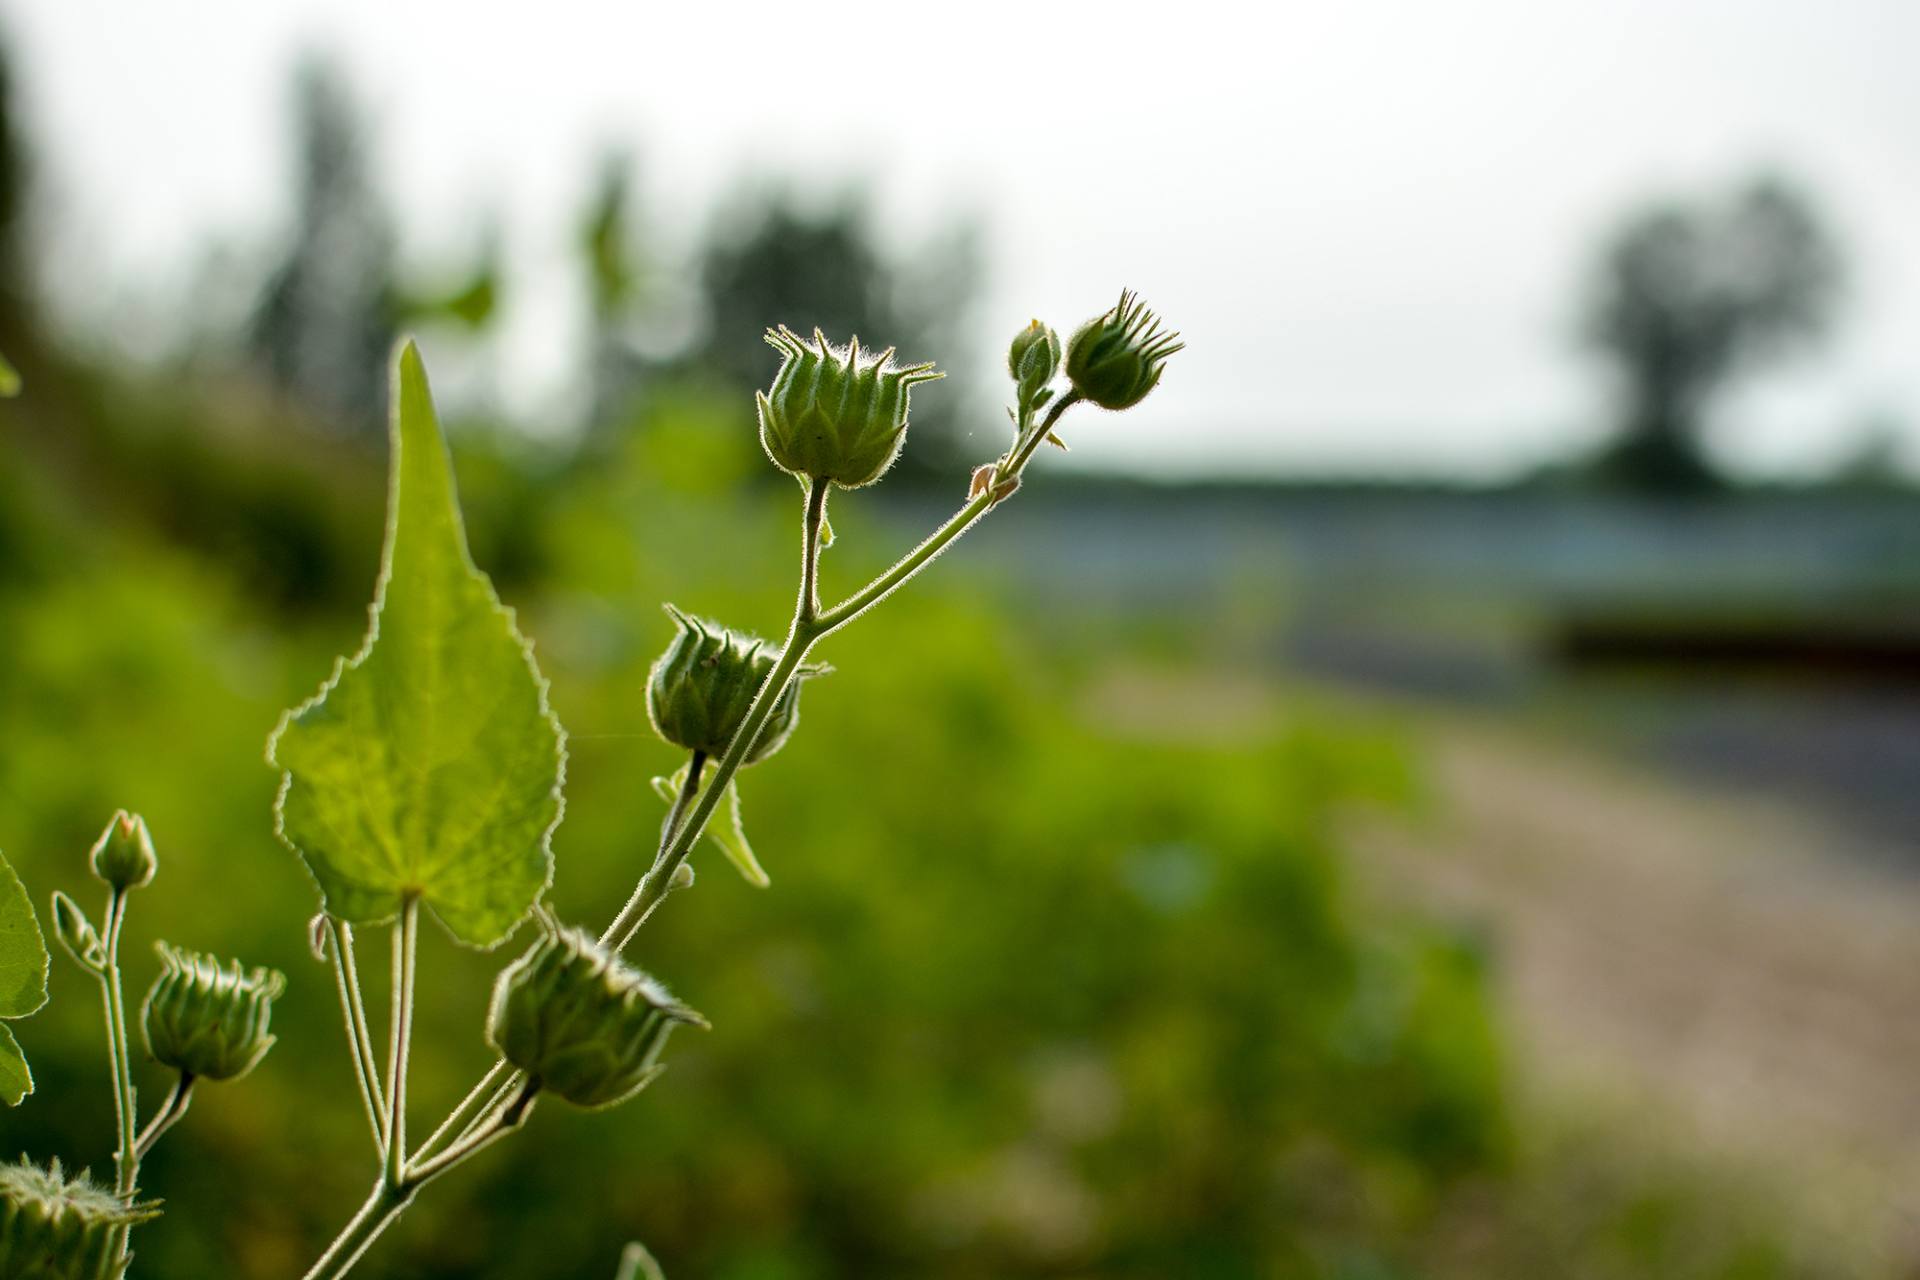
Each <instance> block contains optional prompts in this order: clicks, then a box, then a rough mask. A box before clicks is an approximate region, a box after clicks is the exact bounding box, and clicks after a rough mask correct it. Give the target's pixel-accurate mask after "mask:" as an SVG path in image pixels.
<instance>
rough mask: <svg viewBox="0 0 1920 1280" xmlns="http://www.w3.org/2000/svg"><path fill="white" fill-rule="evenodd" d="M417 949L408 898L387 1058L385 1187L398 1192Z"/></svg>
mask: <svg viewBox="0 0 1920 1280" xmlns="http://www.w3.org/2000/svg"><path fill="white" fill-rule="evenodd" d="M419 948H420V899H419V898H418V897H413V896H409V897H408V898H407V900H406V901H405V903H404V904H402V906H401V908H400V920H399V922H398V923H397V924H395V925H394V927H393V1008H392V1010H391V1012H390V1019H389V1021H390V1027H389V1030H390V1035H389V1040H388V1047H387V1052H388V1057H387V1115H386V1121H387V1124H386V1144H385V1150H386V1173H387V1185H388V1186H389V1187H392V1188H394V1189H396V1190H397V1189H399V1188H400V1187H401V1186H403V1185H404V1184H405V1181H406V1172H407V1051H408V1049H409V1048H410V1047H411V1045H412V1042H413V969H414V959H415V955H416V953H417V952H418V951H419Z"/></svg>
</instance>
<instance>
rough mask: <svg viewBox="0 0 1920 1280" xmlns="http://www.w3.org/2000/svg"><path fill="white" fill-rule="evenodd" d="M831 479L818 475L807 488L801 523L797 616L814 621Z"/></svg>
mask: <svg viewBox="0 0 1920 1280" xmlns="http://www.w3.org/2000/svg"><path fill="white" fill-rule="evenodd" d="M832 487H833V485H832V482H831V481H829V480H826V479H825V478H823V477H820V476H815V477H814V479H813V482H812V483H811V484H810V485H809V486H808V487H807V514H806V517H805V518H804V519H803V520H802V521H801V525H800V530H801V533H800V539H801V545H800V603H799V604H798V605H797V606H796V607H795V609H794V616H795V617H796V618H798V619H799V620H800V621H802V622H812V621H813V618H814V615H815V614H817V613H819V612H820V530H821V528H822V527H823V526H824V525H825V524H826V519H827V493H828V491H829V490H831V489H832Z"/></svg>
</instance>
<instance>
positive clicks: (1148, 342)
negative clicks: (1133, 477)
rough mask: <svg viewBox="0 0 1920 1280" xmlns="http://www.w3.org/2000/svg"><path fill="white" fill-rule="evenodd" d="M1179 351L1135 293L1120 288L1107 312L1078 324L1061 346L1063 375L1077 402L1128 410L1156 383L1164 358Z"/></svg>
mask: <svg viewBox="0 0 1920 1280" xmlns="http://www.w3.org/2000/svg"><path fill="white" fill-rule="evenodd" d="M1185 347H1186V343H1184V342H1181V341H1180V335H1179V334H1177V333H1169V332H1167V331H1166V330H1165V329H1164V328H1162V327H1161V325H1160V321H1159V319H1158V317H1156V316H1155V315H1154V314H1153V312H1151V311H1149V310H1147V308H1146V306H1145V304H1143V303H1142V302H1141V301H1140V299H1139V297H1138V296H1137V295H1135V294H1133V293H1131V292H1127V291H1124V290H1123V291H1122V292H1121V294H1120V301H1119V302H1118V303H1117V304H1116V305H1115V306H1114V308H1113V309H1112V310H1111V311H1108V312H1106V313H1105V314H1104V315H1100V316H1096V317H1095V318H1094V319H1092V320H1089V321H1087V323H1085V324H1083V325H1081V326H1080V329H1079V331H1078V332H1076V333H1075V334H1074V335H1073V340H1072V341H1071V342H1069V343H1068V344H1067V377H1068V378H1070V379H1071V380H1072V382H1073V389H1074V391H1076V392H1078V393H1079V395H1080V397H1081V398H1082V399H1085V400H1091V401H1092V402H1093V403H1094V404H1097V405H1099V406H1100V407H1101V408H1103V409H1130V408H1132V407H1133V406H1134V405H1136V404H1139V403H1140V402H1141V401H1142V400H1144V399H1146V398H1147V393H1148V392H1149V391H1152V390H1153V389H1154V388H1155V387H1156V386H1158V385H1159V383H1160V375H1161V373H1162V372H1164V371H1165V369H1166V364H1167V359H1168V357H1170V356H1171V355H1173V353H1174V352H1176V351H1180V350H1182V349H1184V348H1185Z"/></svg>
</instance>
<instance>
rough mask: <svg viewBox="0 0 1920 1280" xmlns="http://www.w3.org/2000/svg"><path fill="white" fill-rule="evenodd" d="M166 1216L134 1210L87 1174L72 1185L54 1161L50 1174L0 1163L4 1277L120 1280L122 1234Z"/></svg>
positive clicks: (0, 1268) (0, 1272)
mask: <svg viewBox="0 0 1920 1280" xmlns="http://www.w3.org/2000/svg"><path fill="white" fill-rule="evenodd" d="M159 1216H160V1211H159V1208H158V1206H157V1205H155V1204H152V1203H146V1204H128V1203H127V1202H126V1201H124V1200H122V1199H120V1197H118V1196H116V1195H113V1194H112V1193H110V1192H108V1191H107V1190H106V1189H105V1188H102V1187H96V1186H94V1185H93V1183H91V1182H90V1181H88V1180H87V1177H86V1175H85V1174H82V1175H81V1176H80V1177H78V1178H74V1179H71V1180H69V1179H68V1178H67V1176H66V1173H65V1172H64V1171H63V1170H62V1169H61V1168H60V1161H59V1160H57V1159H56V1160H55V1161H53V1163H52V1164H51V1165H50V1166H48V1167H47V1168H45V1169H42V1168H40V1167H39V1166H38V1165H32V1164H28V1163H27V1161H26V1158H25V1157H22V1158H21V1160H20V1163H19V1164H9V1165H0V1276H20V1277H33V1278H34V1280H120V1277H121V1276H123V1275H125V1274H126V1270H127V1262H128V1259H129V1255H127V1254H126V1253H124V1252H123V1251H122V1249H121V1248H120V1236H121V1232H122V1231H123V1230H125V1229H126V1228H128V1227H132V1226H135V1225H137V1224H139V1223H142V1222H150V1221H152V1220H153V1219H154V1218H157V1217H159Z"/></svg>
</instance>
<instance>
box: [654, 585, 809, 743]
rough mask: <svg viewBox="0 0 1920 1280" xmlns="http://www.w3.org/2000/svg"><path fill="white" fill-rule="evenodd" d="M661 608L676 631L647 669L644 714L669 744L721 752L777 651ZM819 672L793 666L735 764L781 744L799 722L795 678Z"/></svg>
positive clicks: (758, 689)
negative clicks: (795, 669) (794, 672)
mask: <svg viewBox="0 0 1920 1280" xmlns="http://www.w3.org/2000/svg"><path fill="white" fill-rule="evenodd" d="M666 609H667V612H668V613H669V614H671V615H673V620H674V621H675V622H677V623H678V624H679V625H680V632H679V634H678V635H676V636H674V638H673V642H672V643H671V644H669V645H668V646H667V651H666V652H665V653H663V654H661V655H660V658H659V660H658V661H656V662H655V663H654V664H653V670H652V671H651V672H650V673H649V674H648V676H647V716H648V718H650V719H651V720H652V721H653V727H654V729H655V730H656V731H657V732H658V733H659V734H660V736H661V737H663V738H665V739H666V740H667V741H668V742H671V743H672V744H673V745H675V746H676V747H684V748H686V749H687V750H688V751H699V752H703V753H705V754H707V755H710V756H717V755H720V754H721V753H722V752H724V751H725V750H726V749H727V744H728V743H729V742H731V741H732V740H733V735H734V734H735V733H736V732H738V731H739V728H740V725H741V724H742V722H744V721H745V720H746V718H747V710H748V708H750V707H751V706H752V705H753V697H754V695H755V694H756V693H758V692H760V686H761V685H763V684H765V683H766V680H767V676H768V675H769V674H771V673H772V671H773V665H774V663H775V662H776V661H777V660H778V656H779V655H778V654H777V653H776V651H775V650H774V648H773V647H772V646H771V645H769V644H767V642H766V641H764V640H761V639H759V638H757V637H755V636H749V635H742V634H741V633H739V632H737V631H729V630H728V629H727V628H725V627H723V626H721V625H719V624H718V623H714V622H703V621H701V620H700V619H698V618H692V617H689V616H687V615H686V614H684V613H682V612H680V611H679V610H678V609H676V608H674V607H673V606H672V605H668V606H666ZM825 671H826V668H825V667H821V666H815V665H808V666H804V667H802V668H800V670H799V672H798V673H797V675H796V678H795V679H794V681H793V682H792V683H790V684H789V685H788V686H787V687H786V690H785V691H784V692H783V693H781V695H780V697H779V700H778V701H776V702H775V703H774V705H773V710H772V712H771V713H769V714H768V716H767V722H766V724H765V725H764V726H763V727H762V728H761V730H760V736H759V738H758V739H756V740H755V741H754V744H753V748H752V749H751V750H750V751H748V752H747V754H746V758H745V759H744V760H742V761H741V763H742V764H757V763H758V762H760V761H762V760H764V759H766V758H767V757H768V756H770V755H772V754H773V753H774V752H776V751H778V750H779V749H780V748H781V746H782V745H784V744H785V743H786V740H787V739H788V738H789V737H791V736H792V735H793V730H794V726H795V725H797V724H799V723H800V681H801V679H804V678H806V677H808V676H816V675H820V674H822V673H823V672H825Z"/></svg>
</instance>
